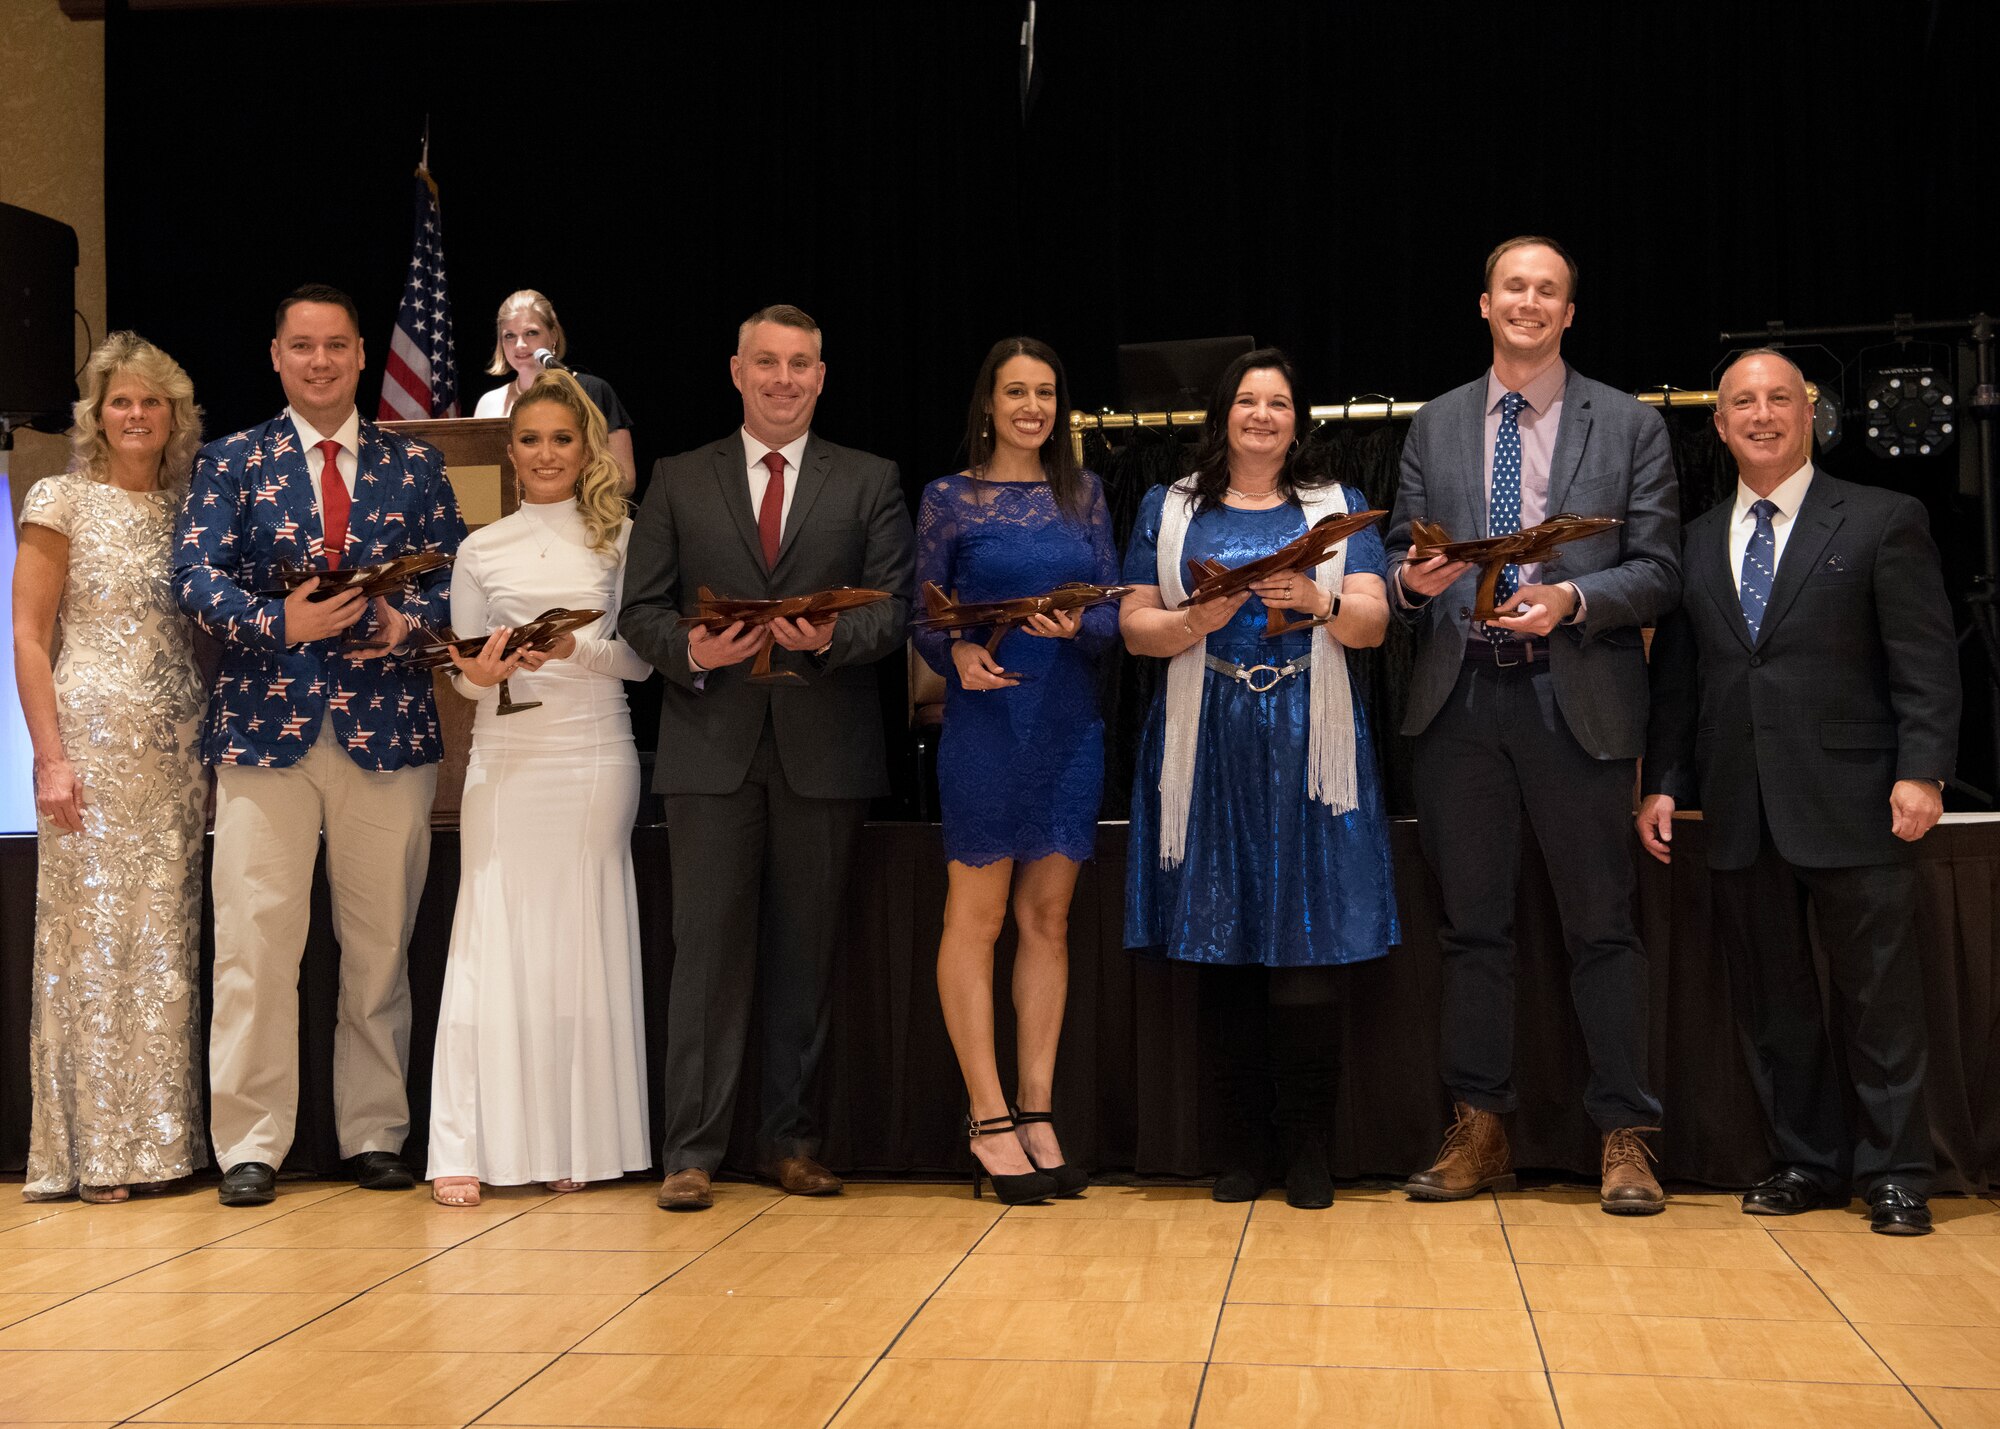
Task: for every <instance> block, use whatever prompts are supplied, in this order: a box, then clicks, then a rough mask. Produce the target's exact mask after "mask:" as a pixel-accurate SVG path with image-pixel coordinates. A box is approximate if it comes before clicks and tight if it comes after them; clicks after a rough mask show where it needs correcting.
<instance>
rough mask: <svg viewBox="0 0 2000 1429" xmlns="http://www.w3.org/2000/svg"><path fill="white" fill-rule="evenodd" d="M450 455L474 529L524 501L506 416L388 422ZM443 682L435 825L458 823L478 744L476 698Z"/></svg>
mask: <svg viewBox="0 0 2000 1429" xmlns="http://www.w3.org/2000/svg"><path fill="white" fill-rule="evenodd" d="M379 425H380V426H381V427H382V429H383V430H384V431H390V432H401V433H402V434H403V435H404V436H407V437H414V438H415V439H416V440H417V441H420V442H423V443H424V444H425V445H427V446H433V447H436V448H437V449H438V453H439V454H440V455H441V456H443V457H444V469H445V475H446V476H448V477H450V478H451V489H452V492H453V494H454V495H456V496H457V498H458V510H459V514H460V515H462V516H463V517H464V518H465V524H466V527H467V529H468V530H473V531H476V530H478V529H479V528H480V527H481V526H486V525H490V524H491V523H493V522H495V521H498V520H499V519H500V518H501V517H502V516H505V515H507V514H508V513H509V512H511V511H513V510H514V508H515V507H516V506H518V505H520V491H519V488H518V487H517V486H516V485H515V484H514V464H513V462H512V461H510V460H508V457H507V425H508V424H507V419H506V418H505V417H460V418H444V419H439V420H433V421H428V422H382V423H380V424H379ZM432 679H433V680H434V681H435V682H436V686H437V707H438V724H439V725H440V727H441V728H442V729H443V732H444V764H443V766H442V767H441V768H440V769H439V770H438V786H437V801H436V802H435V803H433V804H432V805H431V827H432V828H448V829H455V828H457V827H458V806H459V799H460V797H461V796H462V795H463V793H464V791H465V760H466V756H467V755H468V754H469V753H470V752H471V750H472V713H473V705H472V701H471V700H468V699H466V698H465V697H464V696H463V695H461V694H459V692H458V691H457V690H455V689H453V688H452V683H451V678H450V668H449V667H447V668H446V669H444V670H441V671H439V672H437V673H436V674H435V675H433V676H432Z"/></svg>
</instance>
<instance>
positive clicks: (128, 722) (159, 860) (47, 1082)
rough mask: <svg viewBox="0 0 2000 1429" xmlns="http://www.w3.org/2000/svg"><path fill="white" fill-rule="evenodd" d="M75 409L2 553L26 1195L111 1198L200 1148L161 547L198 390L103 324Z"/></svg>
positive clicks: (186, 869) (197, 824)
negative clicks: (30, 1094) (21, 956)
mask: <svg viewBox="0 0 2000 1429" xmlns="http://www.w3.org/2000/svg"><path fill="white" fill-rule="evenodd" d="M75 422H76V425H75V426H73V427H72V428H71V429H70V444H71V446H72V448H73V449H74V452H75V456H74V457H73V459H72V462H71V465H70V469H69V470H68V471H66V472H64V473H63V474H62V475H61V476H52V477H48V478H46V479H44V480H42V481H38V482H36V483H35V485H34V487H33V488H32V489H31V490H30V491H29V492H28V496H27V501H26V503H25V504H24V505H23V506H22V508H21V546H20V553H19V557H18V560H17V562H16V564H15V569H14V652H15V674H16V678H17V680H18V683H19V686H20V694H21V708H22V712H23V713H24V714H25V715H26V717H27V726H28V736H29V739H30V741H31V742H32V744H33V746H34V757H35V811H36V815H37V818H36V824H37V833H38V835H39V844H38V858H39V875H38V883H37V887H36V890H35V961H34V990H33V994H32V998H31V1002H30V1008H29V1013H28V1018H29V1022H28V1073H29V1078H30V1081H31V1083H32V1085H33V1088H34V1111H33V1113H32V1116H31V1119H30V1125H29V1131H28V1173H27V1181H26V1184H25V1185H24V1186H23V1187H22V1194H23V1195H24V1196H26V1197H27V1198H28V1199H29V1200H43V1199H48V1198H52V1197H57V1196H67V1195H71V1194H75V1195H79V1196H81V1197H82V1198H83V1199H84V1200H86V1201H123V1200H126V1199H127V1198H128V1197H129V1196H130V1195H131V1193H132V1190H133V1189H136V1188H144V1187H156V1186H158V1185H159V1184H160V1183H162V1182H166V1181H172V1180H175V1179H177V1178H179V1177H182V1176H187V1175H190V1174H192V1173H193V1172H194V1171H195V1170H196V1169H197V1168H199V1167H201V1166H203V1165H205V1164H207V1161H208V1153H207V1149H206V1147H207V1138H206V1137H205V1136H204V1134H203V1131H202V1107H201V1100H200V1096H199V1088H198V1082H197V1079H196V1077H195V1074H194V1068H193V1059H194V1028H195V1024H196V1021H197V1019H198V1017H199V1014H200V1004H201V998H200V992H199V987H200V981H199V972H198V967H197V960H198V957H199V954H200V951H201V937H200V917H201V884H202V878H201V854H202V825H203V812H202V810H203V801H204V799H205V797H206V794H207V787H208V785H207V780H206V778H205V777H204V775H203V773H202V767H201V743H200V736H201V716H202V711H203V708H204V705H205V703H206V700H205V697H204V686H203V681H202V678H201V674H200V672H199V671H198V670H197V669H196V668H195V661H194V648H193V642H192V637H191V632H190V628H189V625H188V621H187V617H185V616H184V615H182V614H181V612H180V607H179V606H178V605H177V604H176V603H175V600H174V592H173V566H172V546H173V533H174V520H175V518H176V517H177V516H178V515H179V513H180V505H181V497H182V495H183V494H184V492H185V491H186V489H187V479H188V471H189V468H190V467H191V466H192V465H193V463H194V454H195V451H196V450H197V449H198V448H199V447H200V446H201V409H200V408H198V407H196V406H195V404H194V384H193V383H192V382H190V381H189V380H188V375H187V373H185V372H183V371H182V370H181V368H180V364H178V363H176V362H175V361H174V360H173V359H172V358H171V357H169V356H167V354H166V353H164V352H162V351H160V349H159V348H157V347H154V346H153V345H152V344H151V343H149V342H147V341H146V340H145V339H144V338H142V337H140V336H138V335H137V334H136V333H130V332H115V333H113V334H111V336H110V337H109V338H107V339H106V340H105V341H104V344H103V345H102V346H100V347H99V348H98V349H97V350H96V351H95V352H93V353H92V354H91V355H90V360H89V361H88V362H87V363H86V364H85V365H84V375H83V394H82V396H81V397H80V398H79V399H78V400H77V403H76V408H75ZM58 636H59V637H60V639H59V641H58ZM58 644H59V647H60V653H59V654H57V653H55V652H56V651H57V649H58Z"/></svg>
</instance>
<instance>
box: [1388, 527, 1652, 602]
mask: <svg viewBox="0 0 2000 1429" xmlns="http://www.w3.org/2000/svg"><path fill="white" fill-rule="evenodd" d="M1624 524H1625V523H1624V522H1623V521H1621V520H1619V519H1618V518H1616V517H1613V516H1573V515H1570V514H1569V513H1568V512H1564V513H1563V514H1561V515H1559V516H1551V517H1550V518H1549V519H1548V520H1546V521H1544V522H1542V523H1541V524H1540V525H1539V526H1530V527H1529V528H1528V529H1527V530H1525V531H1516V532H1515V533H1514V534H1513V535H1511V536H1485V537H1481V538H1480V539H1478V540H1473V541H1454V540H1452V539H1451V537H1450V536H1448V535H1447V534H1445V529H1444V527H1442V526H1434V525H1432V524H1431V523H1430V522H1428V521H1412V522H1411V523H1410V552H1409V554H1408V555H1407V556H1405V557H1404V559H1405V560H1406V561H1428V560H1429V559H1430V558H1431V557H1432V556H1443V557H1444V558H1445V559H1446V560H1447V561H1464V562H1466V563H1467V564H1468V565H1474V566H1477V567H1479V597H1478V599H1477V600H1475V601H1474V602H1473V604H1472V618H1473V619H1474V620H1479V621H1486V620H1492V619H1495V618H1496V617H1498V616H1503V615H1519V614H1521V613H1522V612H1523V611H1525V610H1526V609H1527V607H1526V606H1525V605H1524V606H1521V607H1519V608H1517V609H1514V610H1501V609H1500V608H1499V607H1498V606H1496V605H1495V604H1494V596H1495V595H1496V594H1497V593H1498V591H1499V588H1500V572H1501V571H1503V570H1505V569H1506V568H1507V567H1508V566H1532V565H1534V564H1535V563H1536V562H1538V561H1539V562H1545V563H1552V562H1554V561H1556V560H1557V559H1559V558H1560V556H1561V554H1562V553H1561V552H1559V551H1557V550H1556V547H1558V546H1560V545H1562V544H1563V542H1565V541H1575V540H1580V539H1582V538H1583V537H1585V536H1597V535H1602V534H1603V533H1604V532H1606V531H1609V530H1611V529H1612V528H1614V527H1617V526H1623V525H1624Z"/></svg>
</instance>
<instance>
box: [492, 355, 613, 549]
mask: <svg viewBox="0 0 2000 1429" xmlns="http://www.w3.org/2000/svg"><path fill="white" fill-rule="evenodd" d="M537 402H553V403H555V404H556V405H557V406H559V407H562V408H563V409H565V410H566V411H568V412H569V414H570V415H571V416H573V417H575V418H576V424H577V426H578V428H580V429H581V430H582V432H583V471H582V473H581V474H580V475H579V476H578V477H577V479H576V507H577V510H578V511H580V512H582V513H583V526H584V529H585V530H586V531H588V532H590V549H591V550H593V551H597V552H599V553H604V552H608V551H610V550H612V549H613V548H614V547H615V546H616V545H617V542H618V532H619V531H620V530H621V529H622V528H623V527H624V525H625V497H624V495H623V494H622V493H621V491H620V489H619V488H620V487H621V486H622V485H623V484H624V480H625V474H624V473H623V472H622V471H620V470H619V468H618V459H617V458H616V457H614V456H612V455H611V432H610V429H609V428H607V427H606V426H605V425H604V413H602V412H600V411H598V410H597V404H596V403H595V402H593V401H591V400H590V398H589V397H588V396H586V395H585V394H584V390H583V388H582V387H581V386H579V385H578V384H577V380H576V379H575V378H574V377H572V376H570V375H569V374H568V373H567V372H557V371H554V370H551V371H548V372H544V373H542V374H541V375H540V376H539V377H537V378H536V379H535V383H534V385H533V386H532V387H530V388H529V389H528V390H527V391H525V392H523V393H522V394H521V396H520V400H518V401H517V402H515V403H514V410H513V411H512V412H511V413H509V414H508V431H509V435H510V437H511V434H512V432H513V429H514V428H515V427H518V426H519V425H520V421H521V414H522V413H523V412H525V411H527V410H528V408H530V407H532V406H534V405H535V404H536V403H537ZM516 479H517V480H518V478H516Z"/></svg>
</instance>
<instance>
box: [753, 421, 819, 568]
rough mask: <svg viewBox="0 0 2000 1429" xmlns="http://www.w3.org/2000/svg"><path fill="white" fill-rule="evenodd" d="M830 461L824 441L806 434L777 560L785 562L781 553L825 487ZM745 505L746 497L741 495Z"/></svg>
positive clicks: (795, 537) (789, 546)
mask: <svg viewBox="0 0 2000 1429" xmlns="http://www.w3.org/2000/svg"><path fill="white" fill-rule="evenodd" d="M832 465H833V453H832V452H830V451H828V450H827V449H826V443H825V442H822V441H821V440H820V439H819V438H818V437H815V436H811V435H808V436H807V437H806V449H805V451H803V452H802V453H800V455H799V484H798V486H797V487H796V488H795V489H794V490H793V492H792V511H791V517H790V519H789V520H787V521H786V522H785V533H784V535H783V536H782V537H780V538H779V540H778V564H779V565H781V566H782V565H783V564H784V563H785V557H786V555H787V554H788V553H790V551H791V549H792V543H793V542H794V541H796V540H798V538H799V532H801V531H803V530H805V527H806V518H807V517H808V516H810V515H811V514H812V508H813V503H814V502H816V501H818V500H819V495H820V493H821V492H822V491H824V490H825V489H826V473H827V468H828V467H830V466H832ZM745 503H746V505H747V503H748V498H747V497H746V498H745Z"/></svg>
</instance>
